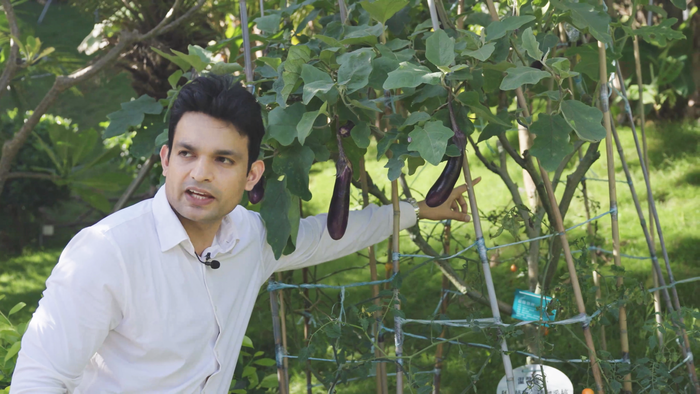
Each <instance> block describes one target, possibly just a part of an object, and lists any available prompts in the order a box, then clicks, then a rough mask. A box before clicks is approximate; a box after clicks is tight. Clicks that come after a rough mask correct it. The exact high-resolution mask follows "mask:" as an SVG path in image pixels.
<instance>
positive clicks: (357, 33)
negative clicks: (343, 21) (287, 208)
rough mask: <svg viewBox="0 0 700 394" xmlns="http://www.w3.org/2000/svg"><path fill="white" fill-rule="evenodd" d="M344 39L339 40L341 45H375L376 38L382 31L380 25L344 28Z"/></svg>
mask: <svg viewBox="0 0 700 394" xmlns="http://www.w3.org/2000/svg"><path fill="white" fill-rule="evenodd" d="M344 30H345V37H344V38H343V39H342V40H340V42H341V43H342V44H343V45H376V44H377V37H379V36H381V35H382V32H383V31H384V29H383V27H382V25H381V24H376V25H372V26H368V25H361V26H345V27H344Z"/></svg>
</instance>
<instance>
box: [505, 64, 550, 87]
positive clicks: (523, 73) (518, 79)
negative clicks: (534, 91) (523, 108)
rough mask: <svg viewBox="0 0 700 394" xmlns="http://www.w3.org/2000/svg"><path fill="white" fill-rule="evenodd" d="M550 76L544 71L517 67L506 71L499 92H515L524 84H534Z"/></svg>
mask: <svg viewBox="0 0 700 394" xmlns="http://www.w3.org/2000/svg"><path fill="white" fill-rule="evenodd" d="M551 76H552V75H551V74H550V73H548V72H546V71H542V70H538V69H536V68H533V67H529V66H518V67H515V68H509V69H508V70H506V76H505V78H503V81H502V82H501V90H515V89H517V88H519V87H521V86H523V85H525V84H533V85H534V84H536V83H537V82H539V81H540V80H542V79H543V78H547V77H551Z"/></svg>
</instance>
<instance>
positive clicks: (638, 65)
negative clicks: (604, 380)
mask: <svg viewBox="0 0 700 394" xmlns="http://www.w3.org/2000/svg"><path fill="white" fill-rule="evenodd" d="M632 43H633V44H634V68H635V72H636V74H637V87H638V89H639V101H638V107H639V129H640V130H641V132H642V150H643V154H644V164H646V166H647V168H649V152H648V151H647V136H646V133H645V131H644V127H645V123H646V121H645V119H644V117H645V115H644V100H643V96H642V92H643V91H644V83H643V82H642V61H641V58H640V56H639V37H638V36H634V39H633V40H632ZM649 182H651V179H649ZM651 197H652V196H650V195H649V196H647V205H648V209H649V227H651V228H654V218H653V216H652V214H651V201H650V199H651ZM651 241H652V242H654V233H653V232H652V233H651ZM651 274H652V277H653V279H654V287H659V278H658V276H656V271H655V270H654V269H653V268H652V270H651ZM654 316H655V318H656V325H657V329H656V336H657V337H658V339H659V346H663V343H664V334H663V333H662V332H661V330H660V329H659V327H661V325H662V324H663V318H662V311H661V293H659V291H658V290H656V291H655V292H654Z"/></svg>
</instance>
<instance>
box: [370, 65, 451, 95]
mask: <svg viewBox="0 0 700 394" xmlns="http://www.w3.org/2000/svg"><path fill="white" fill-rule="evenodd" d="M441 76H442V73H441V72H439V71H438V72H434V73H433V72H430V69H428V68H427V67H425V66H417V65H415V64H413V63H408V62H402V63H401V64H400V65H399V68H398V69H396V70H394V71H392V72H390V73H389V76H388V77H387V79H386V81H384V86H383V88H384V89H387V90H388V89H399V88H415V87H416V86H418V85H420V84H422V83H425V84H428V85H438V84H440V77H441Z"/></svg>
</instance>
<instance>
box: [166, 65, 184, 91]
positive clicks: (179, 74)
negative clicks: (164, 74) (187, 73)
mask: <svg viewBox="0 0 700 394" xmlns="http://www.w3.org/2000/svg"><path fill="white" fill-rule="evenodd" d="M180 78H182V70H175V72H174V73H172V74H170V76H169V77H168V83H170V87H172V88H173V89H175V88H176V87H177V82H178V81H179V80H180Z"/></svg>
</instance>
